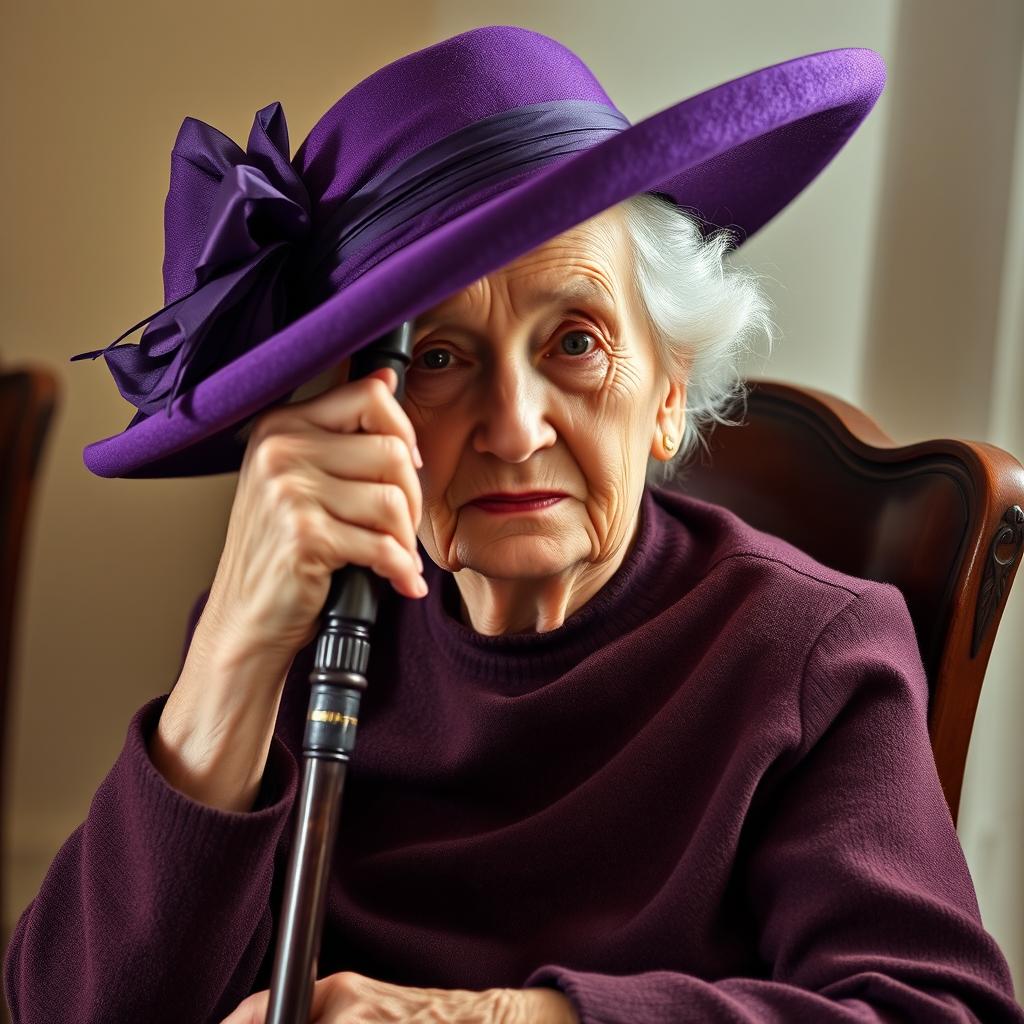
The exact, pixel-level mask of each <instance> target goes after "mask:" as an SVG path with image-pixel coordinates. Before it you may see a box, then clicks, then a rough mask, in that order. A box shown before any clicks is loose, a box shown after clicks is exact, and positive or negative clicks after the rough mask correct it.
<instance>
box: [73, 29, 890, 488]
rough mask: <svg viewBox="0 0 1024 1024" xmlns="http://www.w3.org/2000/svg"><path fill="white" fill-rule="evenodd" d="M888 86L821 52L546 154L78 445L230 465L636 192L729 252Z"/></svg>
mask: <svg viewBox="0 0 1024 1024" xmlns="http://www.w3.org/2000/svg"><path fill="white" fill-rule="evenodd" d="M884 85H885V64H884V62H883V60H882V58H881V57H880V56H879V55H878V54H877V53H875V52H874V51H873V50H870V49H865V48H862V47H853V48H845V49H837V50H825V51H822V52H820V53H813V54H808V55H805V56H802V57H797V58H794V59H792V60H788V61H784V62H782V63H780V64H774V65H771V66H769V67H765V68H762V69H760V70H757V71H753V72H750V73H749V74H747V75H743V76H742V77H740V78H735V79H732V80H730V81H728V82H725V83H723V84H721V85H718V86H715V87H714V88H711V89H708V90H705V91H704V92H701V93H698V94H697V95H695V96H691V97H689V98H688V99H685V100H682V101H680V102H679V103H676V104H673V105H672V106H670V107H667V108H665V109H664V110H662V111H660V112H658V113H656V114H653V115H651V116H650V117H648V118H645V119H644V120H642V121H638V122H637V123H636V124H634V125H632V126H631V127H629V128H627V129H625V130H624V131H622V132H619V133H616V134H615V135H613V136H611V137H610V138H608V139H607V140H606V141H604V142H601V143H599V144H598V145H596V146H594V147H592V148H590V149H587V150H583V151H581V152H579V153H577V154H575V155H573V156H571V157H568V158H566V159H564V160H562V161H560V162H558V163H556V164H553V165H549V166H547V167H545V168H543V169H542V170H540V171H538V172H537V173H535V174H534V175H533V176H531V177H529V178H528V179H526V180H525V181H522V182H520V183H519V184H516V185H513V186H512V187H510V188H509V189H507V190H506V191H504V192H501V193H499V194H497V195H495V196H492V197H491V198H489V199H487V200H485V201H484V202H482V203H481V204H480V205H478V206H476V207H474V208H472V209H470V210H467V211H465V212H464V213H462V214H460V215H458V216H456V217H454V218H452V219H451V220H449V221H448V222H447V223H445V224H442V225H441V226H439V227H437V228H436V229H434V230H431V231H430V232H428V233H427V234H425V235H423V236H422V237H420V238H418V239H416V240H415V241H414V242H412V243H410V244H408V245H406V246H405V247H404V248H401V249H399V250H396V251H395V252H394V253H392V254H390V255H389V256H387V257H385V258H384V259H382V260H381V261H380V262H379V263H377V264H376V265H375V266H373V267H372V268H371V269H369V270H368V271H366V273H364V274H363V275H362V276H361V277H359V278H358V279H357V280H355V281H353V282H352V283H351V284H349V285H347V286H346V287H344V288H343V289H342V290H340V291H339V292H337V293H336V294H334V295H331V296H330V297H329V298H327V299H326V300H325V301H324V302H322V303H321V304H320V305H318V306H316V307H315V308H313V309H312V310H310V311H309V312H307V313H306V314H304V315H303V316H301V317H299V318H298V319H296V320H294V321H293V322H291V323H290V324H288V325H287V326H285V327H284V328H282V329H281V330H280V331H279V332H277V333H276V334H274V335H273V336H271V337H270V338H268V339H266V340H265V341H263V342H262V343H260V344H259V345H257V346H256V347H255V348H253V349H251V350H250V351H249V352H246V353H245V354H244V355H242V356H240V357H238V358H237V359H235V360H234V361H233V362H231V363H229V364H228V365H226V366H224V367H222V368H220V369H219V370H217V371H215V372H213V373H211V374H210V375H209V376H208V377H206V378H205V379H204V380H202V381H200V382H198V383H197V384H196V385H195V387H193V388H192V389H191V390H189V391H187V392H185V393H183V394H182V395H180V396H179V397H178V398H177V399H176V400H175V401H174V403H173V405H172V408H171V415H170V417H168V416H167V415H166V414H165V413H163V412H160V413H156V414H153V415H151V416H149V417H148V418H146V419H144V420H142V421H140V422H139V423H137V424H135V425H134V426H131V427H129V428H127V429H125V430H123V431H122V432H121V433H119V434H115V435H113V436H111V437H107V438H104V439H102V440H99V441H95V442H93V443H92V444H89V445H87V446H86V447H85V448H84V449H83V460H84V462H85V465H86V467H87V468H88V469H89V470H90V472H92V473H94V474H95V475H97V476H101V477H123V478H152V477H180V476H204V475H209V474H213V473H226V472H233V471H235V470H237V469H238V468H239V466H240V465H241V462H242V456H243V455H244V452H245V444H246V442H245V441H244V440H242V439H240V438H239V437H238V434H239V430H240V427H241V425H242V424H243V423H244V422H245V421H247V420H248V419H249V418H250V417H252V416H253V415H255V414H257V413H260V412H261V411H263V410H265V409H268V408H270V407H272V406H273V405H275V404H277V403H278V402H281V401H283V400H287V398H288V397H289V396H290V395H291V394H292V393H293V392H294V391H295V390H296V389H297V388H299V387H300V386H301V385H302V384H304V383H306V382H308V381H310V380H311V379H312V378H314V377H316V376H318V375H319V374H320V373H323V372H324V371H325V370H327V369H329V368H330V366H331V365H332V364H338V363H340V362H342V361H343V360H344V359H346V358H347V357H348V356H350V355H352V354H353V353H354V352H357V351H359V350H360V349H361V348H363V347H365V346H366V345H368V344H370V343H371V342H373V341H375V340H376V339H377V338H379V337H380V336H381V335H382V334H385V333H386V332H388V331H390V330H392V329H393V328H395V327H397V326H398V325H399V324H401V323H402V322H403V321H405V320H411V319H414V318H415V317H416V316H418V315H419V314H421V313H423V312H425V311H426V310H428V309H430V308H431V307H432V306H434V305H436V304H437V303H439V302H441V301H442V300H443V299H445V298H446V297H448V296H450V295H451V294H453V293H454V292H456V291H458V290H460V289H462V288H464V287H466V286H467V285H469V284H471V283H472V282H473V281H475V280H477V279H478V278H480V277H483V276H485V275H487V274H489V273H492V272H493V271H495V270H497V269H498V268H500V267H502V266H504V265H505V264H507V263H509V262H510V261H512V260H514V259H516V258H517V257H519V256H521V255H523V254H524V253H527V252H529V251H530V250H532V249H534V248H536V247H537V246H539V245H541V244H543V243H544V242H545V241H547V240H549V239H551V238H554V237H555V236H557V235H559V234H561V233H562V232H564V231H567V230H569V229H570V228H572V227H574V226H576V225H578V224H580V223H582V222H584V221H586V220H589V219H590V218H591V217H594V216H596V215H598V214H599V213H601V212H603V211H604V210H607V209H610V208H611V207H613V206H615V205H616V204H617V203H620V202H622V201H623V200H625V199H628V198H630V197H631V196H634V195H637V194H638V193H641V192H656V193H661V194H663V195H666V196H668V197H669V198H671V199H672V200H673V201H674V202H675V203H676V204H677V205H679V206H680V207H682V208H684V209H687V210H688V211H690V212H691V213H692V214H693V215H694V216H695V217H696V219H697V220H698V222H699V223H700V225H701V229H702V231H704V233H705V234H706V233H708V232H710V231H713V230H714V229H715V228H718V227H728V228H730V229H731V230H732V231H733V233H734V235H735V238H736V243H735V244H736V247H737V248H738V247H739V246H740V245H742V244H743V242H745V241H746V240H747V239H749V238H750V237H751V236H752V235H753V234H754V233H755V232H756V231H757V230H759V229H760V228H761V227H762V226H763V225H764V224H765V223H767V222H768V221H769V220H770V219H771V218H772V217H774V216H775V215H776V214H777V213H778V212H779V211H780V210H781V209H783V208H784V207H785V206H786V205H787V204H788V203H790V202H791V201H792V200H793V199H794V198H795V197H796V196H797V195H798V194H799V193H800V192H801V191H803V189H804V188H806V187H807V185H808V184H809V183H810V182H811V181H812V180H813V179H814V178H815V177H816V176H817V175H818V174H819V173H820V172H821V171H822V170H823V169H824V167H825V166H826V165H827V164H828V163H829V162H830V161H831V160H832V158H833V157H834V156H835V155H836V153H837V152H838V151H839V150H840V149H841V148H842V147H843V145H845V143H846V142H847V140H848V139H849V138H850V136H851V135H852V134H853V133H854V131H855V130H856V129H857V127H858V125H859V124H860V123H861V121H863V120H864V118H865V117H866V116H867V114H868V113H869V111H870V110H871V108H872V107H873V106H874V104H875V102H876V100H877V99H878V96H879V95H880V93H881V91H882V89H883V87H884Z"/></svg>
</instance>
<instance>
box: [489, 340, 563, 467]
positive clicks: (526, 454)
mask: <svg viewBox="0 0 1024 1024" xmlns="http://www.w3.org/2000/svg"><path fill="white" fill-rule="evenodd" d="M550 402H551V394H550V385H549V384H548V382H547V381H546V380H545V379H544V378H543V376H542V375H541V374H540V373H538V372H537V371H536V370H534V369H533V368H532V367H531V366H528V365H524V364H523V363H521V362H518V361H515V360H512V359H502V360H500V361H498V362H496V363H495V364H494V366H493V376H492V381H491V386H490V387H488V388H485V389H484V391H483V408H482V409H481V411H480V422H479V425H478V426H477V428H476V431H475V433H474V435H473V447H474V449H475V450H476V451H478V452H482V453H490V454H492V455H496V456H497V457H498V458H499V459H502V460H504V461H505V462H525V461H526V460H527V459H529V458H530V456H531V455H533V453H534V452H536V451H539V450H540V449H543V448H550V447H551V446H552V445H553V444H554V443H555V441H556V439H557V433H556V431H555V429H554V427H553V426H552V425H551V423H550V420H549V411H550V410H549V408H548V407H549V403H550Z"/></svg>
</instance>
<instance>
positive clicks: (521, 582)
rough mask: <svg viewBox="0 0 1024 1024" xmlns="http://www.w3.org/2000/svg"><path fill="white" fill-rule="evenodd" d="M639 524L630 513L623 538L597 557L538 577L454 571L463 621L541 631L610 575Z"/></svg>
mask: <svg viewBox="0 0 1024 1024" xmlns="http://www.w3.org/2000/svg"><path fill="white" fill-rule="evenodd" d="M639 523H640V515H639V510H638V511H637V512H636V513H634V516H633V521H632V523H631V524H630V527H629V531H628V534H627V536H626V538H625V540H624V541H623V542H622V543H620V544H619V545H617V546H616V547H615V548H614V549H613V550H612V551H611V552H610V554H609V556H608V557H607V558H604V559H602V560H601V561H600V562H596V563H592V562H576V563H574V564H573V565H572V566H570V567H569V568H567V569H566V570H564V571H563V572H560V573H557V574H555V575H553V576H545V577H541V578H535V577H528V578H524V577H516V578H510V579H497V578H493V577H489V576H484V575H483V574H482V573H479V572H475V571H474V570H472V569H462V570H460V571H459V572H457V573H455V583H456V585H457V586H458V589H459V611H460V616H461V619H462V622H463V624H464V625H466V626H469V627H470V628H471V629H473V630H475V631H476V632H477V633H481V634H483V635H485V636H500V635H504V634H508V633H547V632H549V631H550V630H552V629H557V628H558V627H559V626H561V625H562V624H563V623H564V622H565V620H566V619H567V618H568V617H569V616H570V615H572V614H573V612H575V611H576V609H577V608H580V607H582V606H583V605H584V604H586V603H587V601H589V600H590V599H591V598H592V597H593V596H594V595H595V594H596V593H597V592H598V591H599V590H600V589H601V588H602V587H603V586H604V585H605V583H607V581H608V580H609V579H611V577H612V576H613V575H614V574H615V572H616V570H617V569H618V568H619V566H620V565H621V564H622V561H623V559H624V558H626V556H627V555H629V554H630V552H631V551H632V550H633V547H634V546H635V544H636V539H637V535H638V528H639Z"/></svg>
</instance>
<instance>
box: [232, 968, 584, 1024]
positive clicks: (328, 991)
mask: <svg viewBox="0 0 1024 1024" xmlns="http://www.w3.org/2000/svg"><path fill="white" fill-rule="evenodd" d="M269 1002H270V992H269V991H268V990H266V989H264V990H263V991H262V992H254V993H253V994H252V995H251V996H247V997H246V998H245V999H243V1000H242V1001H241V1002H240V1003H239V1004H238V1006H237V1008H236V1009H235V1011H234V1012H233V1013H231V1014H230V1015H229V1016H227V1017H225V1018H224V1020H222V1021H221V1024H265V1021H266V1016H267V1005H268V1004H269ZM309 1013H310V1017H309V1020H310V1024H381V1022H383V1021H429V1022H430V1024H445V1022H455V1021H457V1022H458V1024H579V1017H578V1016H577V1014H576V1011H575V1010H574V1009H573V1006H572V1004H571V1003H570V1002H569V1000H568V999H567V998H566V997H565V996H564V995H562V993H561V992H558V991H556V990H555V989H552V988H525V989H517V988H488V989H484V990H483V991H482V992H476V991H473V990H471V989H461V988H458V989H445V988H413V987H406V986H404V985H390V984H388V983H387V982H385V981H377V980H376V979H375V978H368V977H366V976H365V975H363V974H357V973H356V972H355V971H340V972H339V973H338V974H329V975H328V976H327V977H326V978H321V979H320V980H319V981H317V982H315V983H314V985H313V998H312V1000H311V1002H310V1008H309Z"/></svg>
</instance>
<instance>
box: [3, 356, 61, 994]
mask: <svg viewBox="0 0 1024 1024" xmlns="http://www.w3.org/2000/svg"><path fill="white" fill-rule="evenodd" d="M57 395H58V388H57V379H56V377H55V376H54V375H53V374H52V373H50V372H49V371H48V370H46V369H44V368H42V367H40V366H25V367H22V368H20V369H13V368H7V369H5V370H3V371H0V848H2V849H3V850H5V851H6V848H7V843H6V832H5V827H4V825H3V823H4V821H5V820H6V818H5V814H4V809H5V805H6V799H7V783H8V770H9V766H10V754H9V751H10V744H9V743H8V739H9V735H8V733H9V729H8V724H7V719H8V713H7V712H8V705H9V696H8V695H9V691H10V689H11V684H12V679H11V653H12V647H13V632H14V620H15V613H16V611H17V598H18V593H19V588H18V580H19V568H20V565H21V555H22V551H23V549H24V541H25V537H26V532H27V529H26V528H27V525H28V517H29V508H30V504H31V499H32V495H33V493H34V487H33V485H34V483H35V472H36V468H37V466H38V465H39V457H40V453H41V452H42V448H43V441H44V439H45V438H46V435H47V433H48V430H49V427H50V421H51V418H52V416H53V411H54V408H55V406H56V403H57ZM4 902H5V900H4V899H3V892H2V890H0V922H2V921H3V920H4V918H3V906H4ZM6 940H7V935H6V933H5V934H4V945H5V946H6ZM0 1003H2V1000H0Z"/></svg>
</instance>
